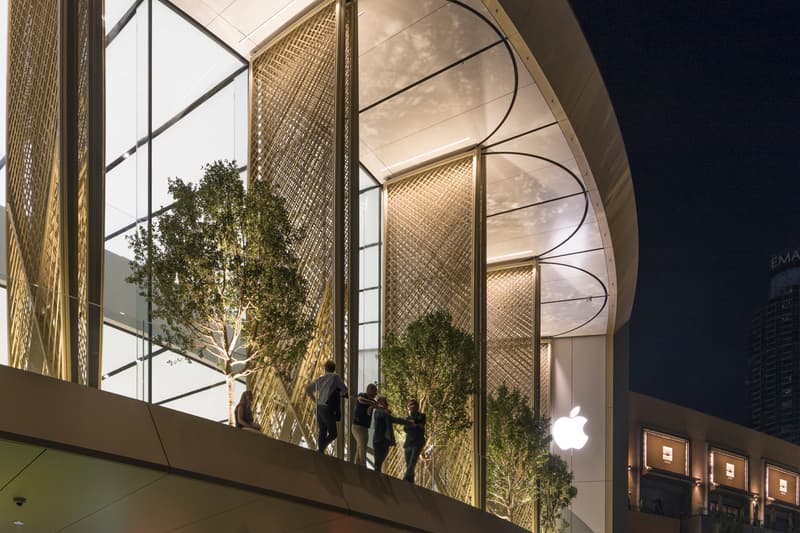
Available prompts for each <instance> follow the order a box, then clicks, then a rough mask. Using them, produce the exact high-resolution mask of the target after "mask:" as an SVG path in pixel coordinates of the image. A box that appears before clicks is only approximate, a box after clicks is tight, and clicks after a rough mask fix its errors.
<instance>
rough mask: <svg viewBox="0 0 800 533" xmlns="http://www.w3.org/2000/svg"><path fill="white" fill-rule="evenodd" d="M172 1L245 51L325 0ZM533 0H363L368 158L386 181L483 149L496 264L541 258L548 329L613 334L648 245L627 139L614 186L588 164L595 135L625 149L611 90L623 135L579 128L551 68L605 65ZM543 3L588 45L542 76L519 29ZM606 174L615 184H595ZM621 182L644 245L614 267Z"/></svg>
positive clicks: (602, 103) (598, 104) (625, 206)
mask: <svg viewBox="0 0 800 533" xmlns="http://www.w3.org/2000/svg"><path fill="white" fill-rule="evenodd" d="M174 3H175V4H176V5H178V6H179V7H181V8H182V9H184V10H185V11H186V12H187V13H188V14H189V15H190V16H192V17H193V18H195V19H196V20H197V21H198V22H199V23H201V24H203V25H205V26H206V27H207V28H208V29H209V30H210V31H212V32H214V33H215V34H217V35H218V36H219V37H220V38H221V39H223V40H224V41H226V42H227V43H228V44H229V45H230V46H232V47H233V48H235V49H237V50H238V51H239V52H240V53H242V54H243V55H245V56H246V57H247V56H249V55H250V54H251V53H252V52H253V51H255V50H256V49H257V48H258V46H259V43H262V42H263V41H265V40H266V39H268V38H269V37H270V36H271V35H274V33H275V32H276V31H277V30H278V29H279V28H281V27H283V26H285V25H286V24H287V23H288V22H290V21H291V20H293V19H295V18H297V17H298V16H300V15H301V14H302V13H303V12H305V11H306V10H307V9H308V8H310V7H313V6H314V5H317V4H318V3H319V2H317V1H316V0H292V1H290V0H232V1H231V0H204V1H196V0H174ZM501 4H503V5H501ZM506 4H508V6H506ZM533 4H537V3H535V2H516V1H515V0H509V1H508V2H504V1H502V0H500V1H497V0H487V1H486V5H489V6H490V8H491V12H490V10H489V9H487V7H486V5H484V2H482V1H481V0H359V3H358V5H359V20H358V24H359V100H360V110H361V113H360V116H361V119H360V124H359V130H360V157H361V162H362V164H363V165H364V166H365V167H366V168H367V169H368V170H369V172H370V173H372V174H373V175H374V176H375V177H376V178H377V179H378V180H380V181H381V182H385V181H386V180H391V179H392V177H394V176H398V175H400V174H402V173H404V172H405V171H407V170H409V169H411V168H415V167H419V166H421V165H423V164H425V163H429V162H431V161H433V160H436V159H439V158H442V157H444V156H446V155H449V154H452V153H455V152H459V151H463V150H465V149H469V148H471V147H475V146H481V147H483V148H484V149H485V151H486V153H487V154H488V156H487V161H486V168H487V215H488V222H487V258H488V262H489V265H490V266H491V265H493V264H499V263H508V262H514V261H518V260H525V259H530V258H539V259H540V260H541V261H542V265H543V266H542V305H543V309H542V335H543V336H546V337H547V336H549V337H553V336H560V335H569V336H574V335H593V334H605V333H607V332H608V330H609V327H614V326H615V324H614V322H615V320H614V319H615V318H616V326H619V325H622V324H624V323H625V322H627V317H628V315H629V313H630V306H631V304H632V298H633V285H635V277H636V255H637V254H636V249H637V246H638V244H637V242H636V240H637V234H636V215H635V205H634V204H633V197H632V185H631V184H630V174H629V172H628V168H627V159H626V158H625V155H624V147H623V148H622V152H621V157H622V161H623V167H624V168H623V169H622V171H621V172H619V175H618V176H614V177H612V178H611V179H610V181H609V179H608V177H607V176H597V169H596V168H595V166H596V165H594V164H593V162H592V161H588V160H587V156H589V155H591V154H589V153H588V152H586V153H585V151H584V145H585V144H586V143H587V142H592V143H595V144H597V142H598V139H591V137H595V136H597V135H598V134H603V135H605V136H606V139H607V142H608V145H609V146H611V148H612V150H611V151H613V149H615V148H616V145H615V143H616V144H618V145H619V146H620V147H621V146H622V145H621V137H620V135H619V129H618V127H617V126H616V121H615V120H614V118H613V111H612V110H611V105H610V102H609V101H608V97H607V95H606V94H605V91H604V89H603V90H602V91H601V92H602V94H601V97H600V98H592V100H591V101H589V102H588V105H589V107H592V108H593V109H595V108H597V109H600V110H601V111H605V113H606V116H605V117H604V118H605V122H609V120H608V118H609V117H610V119H611V122H613V128H612V129H613V132H612V133H615V136H614V135H612V136H609V135H608V132H601V131H600V129H599V127H598V128H597V129H596V131H585V132H584V133H585V134H584V135H583V136H581V135H579V133H581V132H579V131H577V128H575V127H574V126H575V125H574V124H572V123H571V121H570V119H569V115H570V109H569V108H567V107H565V106H562V101H561V98H560V95H559V94H556V92H555V91H554V88H553V87H554V84H552V80H550V79H549V77H548V76H549V75H550V74H551V73H552V75H553V76H555V77H556V78H558V79H559V81H561V79H562V78H564V76H568V75H569V71H570V70H571V69H572V67H573V64H572V63H570V61H574V62H575V63H574V65H575V68H574V70H575V72H576V73H577V74H580V73H581V68H579V67H580V66H581V65H585V64H587V61H588V64H589V65H591V67H592V68H594V69H595V70H596V67H595V66H594V61H593V60H592V58H591V54H590V53H589V51H588V47H587V46H586V43H585V41H584V40H583V36H582V34H581V33H580V29H579V28H578V26H577V22H576V21H575V19H574V16H572V13H571V11H570V10H569V7H568V6H567V4H566V2H553V1H551V2H546V3H545V4H544V5H538V6H533ZM562 4H563V5H562ZM505 7H508V8H509V14H511V15H512V17H511V18H509V17H508V16H507V15H506V11H505ZM533 9H538V11H537V17H536V18H537V20H538V21H539V22H538V24H543V23H546V22H547V20H548V18H552V19H553V20H552V21H551V22H552V24H558V25H559V26H560V28H559V30H562V29H563V32H564V33H565V34H568V35H576V36H577V37H575V38H576V39H578V40H579V41H580V42H579V43H578V45H577V46H573V47H572V49H573V50H574V51H575V57H573V58H562V63H563V64H560V67H559V68H556V69H553V68H550V70H551V72H545V70H546V69H545V67H546V66H548V65H547V64H546V63H547V62H546V61H543V62H541V63H539V62H537V61H538V60H539V59H540V58H539V57H538V56H537V50H533V49H532V46H531V43H530V42H529V40H526V32H525V31H521V30H525V28H526V25H527V24H528V20H527V19H532V18H533V17H529V16H528V15H529V14H530V12H531V11H532V10H533ZM517 12H518V13H517ZM493 14H494V16H493ZM565 14H566V15H565ZM519 23H521V24H519ZM518 25H519V27H520V28H521V30H518V29H517V28H518ZM553 31H555V30H550V32H551V33H552V32H553ZM576 31H577V33H575V32H576ZM581 45H582V46H581ZM535 46H536V43H534V47H535ZM551 66H552V65H551ZM565 73H566V74H565ZM600 86H601V87H602V81H600ZM595 118H598V117H597V116H596V117H595ZM606 126H607V124H606ZM606 129H607V128H606ZM599 142H600V143H603V142H604V141H603V139H599ZM601 170H602V171H605V169H601ZM597 178H602V179H597ZM601 181H602V183H603V186H604V190H598V186H597V183H598V182H601ZM606 182H608V183H606ZM620 187H621V188H623V189H625V190H628V189H630V194H628V195H623V197H622V198H621V200H620V199H618V200H617V201H616V204H615V209H617V207H616V205H617V204H619V205H622V209H621V210H622V211H623V213H622V215H620V216H617V217H616V218H615V219H614V220H612V221H611V222H613V224H612V225H616V226H620V227H623V228H626V229H627V235H625V236H621V237H620V239H624V240H626V241H630V240H631V239H632V240H633V243H632V244H631V243H630V242H628V243H627V245H626V246H627V249H626V253H625V258H624V263H625V264H624V265H618V264H616V262H617V260H618V258H617V257H615V254H614V249H613V248H612V243H613V244H614V245H617V242H615V235H614V231H610V230H611V229H614V228H610V227H609V219H608V217H607V214H606V210H607V209H608V202H609V196H608V190H609V188H617V189H619V188H620ZM612 203H614V202H612ZM631 227H632V230H631ZM631 232H632V233H631ZM620 272H622V273H623V275H624V277H625V279H626V287H625V289H624V291H623V293H620V292H619V291H618V283H617V277H618V273H620ZM609 317H612V319H611V321H609Z"/></svg>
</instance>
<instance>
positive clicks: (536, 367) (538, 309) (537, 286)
mask: <svg viewBox="0 0 800 533" xmlns="http://www.w3.org/2000/svg"><path fill="white" fill-rule="evenodd" d="M541 380H542V264H541V263H540V262H539V260H535V261H534V263H533V416H535V417H537V418H538V417H540V416H542V381H541ZM539 483H540V481H539V479H538V478H537V480H536V488H537V491H536V494H537V497H536V500H535V501H534V507H533V508H534V511H533V521H534V522H533V525H534V531H538V530H539V524H541V522H542V518H541V517H542V506H541V505H540V503H539V496H538V494H539V490H538V489H539Z"/></svg>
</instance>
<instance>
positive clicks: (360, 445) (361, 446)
mask: <svg viewBox="0 0 800 533" xmlns="http://www.w3.org/2000/svg"><path fill="white" fill-rule="evenodd" d="M377 395H378V387H376V386H375V384H374V383H370V384H369V385H367V390H366V392H359V393H358V398H356V408H355V409H354V410H353V423H352V425H351V426H350V430H351V431H352V432H353V438H354V439H355V441H356V455H355V458H356V464H357V465H361V466H367V442H368V441H369V426H370V424H371V422H372V408H373V407H375V396H377Z"/></svg>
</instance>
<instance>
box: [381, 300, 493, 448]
mask: <svg viewBox="0 0 800 533" xmlns="http://www.w3.org/2000/svg"><path fill="white" fill-rule="evenodd" d="M380 360H381V370H382V373H383V389H384V392H385V393H386V395H387V397H388V398H389V399H390V401H391V402H392V403H393V404H395V405H405V403H406V402H407V401H408V400H410V399H411V398H417V399H418V400H419V402H420V410H421V411H422V412H424V413H425V416H426V424H427V432H428V435H429V436H430V435H435V438H436V440H437V442H438V443H444V442H447V440H448V439H449V438H450V437H452V436H453V435H455V434H456V433H458V432H459V431H462V430H464V429H467V428H469V427H471V426H472V417H471V413H470V411H469V406H470V401H469V400H470V397H471V395H472V394H474V393H475V392H476V374H477V365H478V361H477V354H476V351H475V342H474V341H473V339H472V336H471V335H469V334H468V333H466V332H464V331H462V330H460V329H458V328H457V327H455V326H454V325H453V320H452V317H451V316H450V314H449V313H446V312H444V311H436V312H433V313H429V314H427V315H425V316H423V317H421V318H419V319H417V320H415V321H414V322H412V323H411V324H409V325H408V327H407V328H406V330H405V331H404V332H403V334H402V335H401V336H399V337H398V336H394V335H389V336H387V337H386V338H385V339H384V342H383V346H382V347H381V349H380Z"/></svg>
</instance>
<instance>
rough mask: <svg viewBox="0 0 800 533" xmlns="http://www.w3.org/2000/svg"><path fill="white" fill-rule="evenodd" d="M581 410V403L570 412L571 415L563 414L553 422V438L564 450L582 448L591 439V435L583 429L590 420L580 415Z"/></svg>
mask: <svg viewBox="0 0 800 533" xmlns="http://www.w3.org/2000/svg"><path fill="white" fill-rule="evenodd" d="M580 410H581V406H580V405H578V406H575V407H574V408H573V409H572V411H570V412H569V417H566V416H562V417H561V418H559V419H558V420H556V421H555V423H554V424H553V440H554V441H556V444H557V445H558V447H559V448H561V449H562V450H569V449H571V448H575V449H576V450H580V449H581V448H583V447H584V446H585V445H586V442H587V441H588V440H589V436H588V435H587V434H586V433H584V431H583V426H584V425H585V424H586V422H588V420H587V419H586V417H585V416H578V413H579V412H580Z"/></svg>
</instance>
